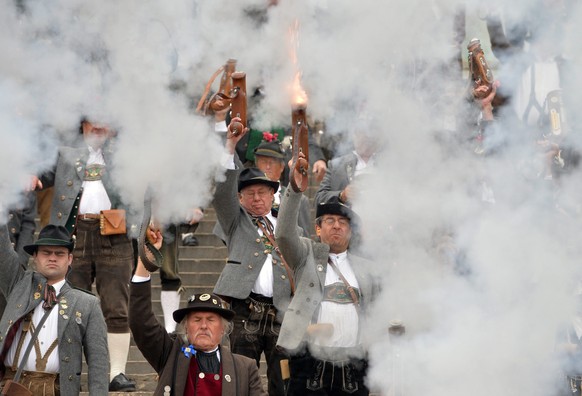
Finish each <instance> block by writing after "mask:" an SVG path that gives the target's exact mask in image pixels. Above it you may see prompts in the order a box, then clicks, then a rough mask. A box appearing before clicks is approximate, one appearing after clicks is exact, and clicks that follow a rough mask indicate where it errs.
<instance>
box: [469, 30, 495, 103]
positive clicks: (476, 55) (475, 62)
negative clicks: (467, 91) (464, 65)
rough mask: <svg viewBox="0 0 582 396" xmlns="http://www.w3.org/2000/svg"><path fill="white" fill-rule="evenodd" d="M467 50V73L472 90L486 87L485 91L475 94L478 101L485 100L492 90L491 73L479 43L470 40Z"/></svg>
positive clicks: (477, 40) (475, 40)
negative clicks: (471, 82)
mask: <svg viewBox="0 0 582 396" xmlns="http://www.w3.org/2000/svg"><path fill="white" fill-rule="evenodd" d="M467 50H469V59H468V63H469V72H470V73H471V80H472V81H473V88H477V87H480V86H482V85H485V86H487V87H488V89H487V91H485V92H479V93H476V94H475V95H476V97H477V98H479V99H483V98H485V97H486V96H487V95H489V94H490V93H491V89H492V88H493V73H492V72H491V69H490V68H489V65H488V64H487V60H485V55H484V54H483V49H482V48H481V41H480V40H479V39H477V38H474V39H472V40H471V41H469V44H467Z"/></svg>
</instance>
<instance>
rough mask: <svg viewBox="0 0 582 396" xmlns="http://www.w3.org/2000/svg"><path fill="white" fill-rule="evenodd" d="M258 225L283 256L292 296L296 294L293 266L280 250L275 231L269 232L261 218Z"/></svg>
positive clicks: (280, 255) (282, 259)
mask: <svg viewBox="0 0 582 396" xmlns="http://www.w3.org/2000/svg"><path fill="white" fill-rule="evenodd" d="M265 220H266V221H269V220H268V219H266V218H265ZM257 225H258V226H259V228H260V229H261V231H263V235H265V236H266V237H267V238H268V239H269V242H271V245H273V248H274V249H275V251H276V252H277V253H278V254H279V257H281V261H282V262H283V266H285V271H287V278H289V287H290V288H291V296H294V295H295V279H293V272H291V267H289V264H287V261H286V260H285V257H283V254H282V253H281V251H280V250H279V245H277V242H276V241H275V238H273V232H272V231H271V232H268V231H267V229H266V228H265V226H264V225H263V223H262V222H261V221H260V220H259V221H257ZM271 228H272V226H271Z"/></svg>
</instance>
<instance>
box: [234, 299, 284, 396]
mask: <svg viewBox="0 0 582 396" xmlns="http://www.w3.org/2000/svg"><path fill="white" fill-rule="evenodd" d="M230 305H231V308H232V310H233V311H234V312H235V313H236V315H235V317H234V319H233V324H234V328H233V331H232V333H231V334H230V349H231V350H232V352H234V353H238V354H240V355H244V356H247V357H249V358H251V359H255V361H256V362H257V366H259V365H260V363H259V362H260V361H261V353H265V358H266V360H267V379H268V385H269V395H271V396H280V395H281V396H282V395H284V394H285V391H284V388H283V379H282V376H281V363H280V362H281V360H282V359H287V358H288V355H287V354H286V353H285V352H284V351H282V350H281V349H280V348H277V338H278V337H279V331H280V329H281V323H279V322H278V321H277V315H276V314H277V310H276V308H275V307H274V306H273V303H272V299H269V298H267V297H263V296H256V295H254V296H253V295H251V297H249V298H247V299H246V300H238V299H232V300H231V303H230Z"/></svg>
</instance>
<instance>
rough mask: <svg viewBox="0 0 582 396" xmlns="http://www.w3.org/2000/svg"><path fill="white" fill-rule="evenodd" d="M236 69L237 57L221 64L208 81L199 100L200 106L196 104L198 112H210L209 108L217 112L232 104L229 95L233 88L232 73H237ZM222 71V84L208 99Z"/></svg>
mask: <svg viewBox="0 0 582 396" xmlns="http://www.w3.org/2000/svg"><path fill="white" fill-rule="evenodd" d="M235 70H236V59H229V60H228V61H226V64H225V65H223V66H221V67H220V68H219V69H218V70H217V71H215V72H214V74H213V75H212V76H211V77H210V79H209V80H208V83H206V87H205V88H204V93H203V94H202V97H201V98H200V101H199V102H198V106H196V112H197V113H202V114H208V109H210V110H212V111H213V112H215V113H216V112H218V111H221V110H225V109H226V108H227V107H228V106H229V105H230V100H229V97H230V92H231V90H232V74H233V73H235ZM221 72H222V77H221V78H220V86H219V88H218V91H217V92H216V93H215V94H214V95H212V96H211V97H210V98H209V99H208V100H206V98H207V96H208V94H209V92H210V89H211V87H212V83H213V82H214V80H215V79H216V77H218V75H219V74H220V73H221Z"/></svg>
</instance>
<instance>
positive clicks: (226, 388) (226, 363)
mask: <svg viewBox="0 0 582 396" xmlns="http://www.w3.org/2000/svg"><path fill="white" fill-rule="evenodd" d="M220 360H221V363H222V394H223V395H236V381H235V379H236V375H235V368H234V358H233V356H232V353H231V352H230V349H228V348H227V347H224V346H221V347H220Z"/></svg>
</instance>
